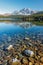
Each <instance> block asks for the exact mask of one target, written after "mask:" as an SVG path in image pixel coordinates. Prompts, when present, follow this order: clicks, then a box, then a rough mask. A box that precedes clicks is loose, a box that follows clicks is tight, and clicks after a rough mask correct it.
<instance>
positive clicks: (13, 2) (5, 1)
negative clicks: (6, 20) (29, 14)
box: [0, 0, 43, 14]
mask: <svg viewBox="0 0 43 65" xmlns="http://www.w3.org/2000/svg"><path fill="white" fill-rule="evenodd" d="M22 8H30V9H32V10H43V0H0V14H3V13H9V12H13V11H14V10H15V9H18V10H20V9H22Z"/></svg>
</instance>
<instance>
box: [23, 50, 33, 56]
mask: <svg viewBox="0 0 43 65" xmlns="http://www.w3.org/2000/svg"><path fill="white" fill-rule="evenodd" d="M22 54H24V55H26V56H30V57H33V56H34V52H33V51H31V50H24V51H23V52H22Z"/></svg>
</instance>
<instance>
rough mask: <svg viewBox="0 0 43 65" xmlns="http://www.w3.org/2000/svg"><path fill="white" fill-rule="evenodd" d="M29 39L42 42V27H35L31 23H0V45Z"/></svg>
mask: <svg viewBox="0 0 43 65" xmlns="http://www.w3.org/2000/svg"><path fill="white" fill-rule="evenodd" d="M25 37H29V38H31V39H33V40H43V26H36V25H33V24H32V23H28V22H25V23H24V22H23V23H11V22H9V23H7V22H0V44H2V43H9V42H10V41H11V42H10V43H13V42H16V41H17V39H24V38H25Z"/></svg>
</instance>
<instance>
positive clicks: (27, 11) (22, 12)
mask: <svg viewBox="0 0 43 65" xmlns="http://www.w3.org/2000/svg"><path fill="white" fill-rule="evenodd" d="M34 13H36V11H34V10H31V9H30V8H23V9H21V10H19V11H18V10H15V11H14V12H13V13H12V14H13V15H31V14H34Z"/></svg>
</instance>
